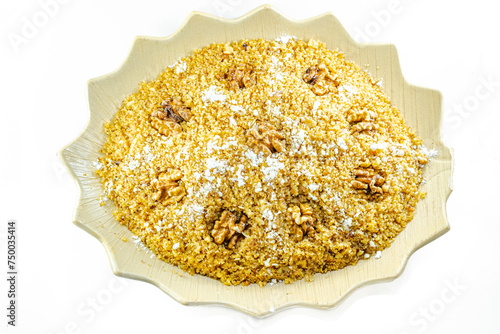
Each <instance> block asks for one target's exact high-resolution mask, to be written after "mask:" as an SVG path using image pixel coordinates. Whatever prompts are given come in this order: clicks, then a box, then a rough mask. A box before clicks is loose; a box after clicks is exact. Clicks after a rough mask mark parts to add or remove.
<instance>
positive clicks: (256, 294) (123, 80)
mask: <svg viewBox="0 0 500 334" xmlns="http://www.w3.org/2000/svg"><path fill="white" fill-rule="evenodd" d="M283 34H286V35H293V36H297V37H298V38H300V39H304V40H308V39H309V38H316V39H319V40H321V41H323V42H325V43H326V44H327V46H328V48H330V49H339V50H340V51H343V52H344V53H345V54H346V57H347V59H350V60H353V61H355V62H356V63H357V64H358V65H360V66H361V67H363V66H364V65H365V64H368V65H369V66H367V67H366V69H367V70H368V71H369V72H370V73H371V74H372V75H373V77H374V78H375V79H378V78H382V79H383V86H384V90H385V91H386V93H387V94H389V95H390V97H391V98H392V102H393V104H394V105H396V106H397V107H398V108H399V109H400V110H401V111H402V112H403V114H404V118H405V120H406V122H407V124H408V125H410V126H411V127H412V128H413V129H415V130H416V131H417V133H418V135H419V136H420V137H421V138H423V140H424V141H425V145H426V146H427V147H429V148H435V149H437V150H438V151H439V155H438V157H437V158H436V159H435V160H433V161H432V163H430V164H429V165H428V166H427V167H426V170H425V173H426V178H427V183H426V184H425V185H424V186H423V190H424V191H427V192H428V195H427V197H426V198H425V199H424V200H423V201H422V202H420V203H419V205H418V209H417V210H418V211H417V214H416V216H415V219H414V220H413V221H412V222H411V223H410V224H409V225H408V226H407V227H406V229H405V230H404V231H403V232H402V233H401V234H400V235H399V236H398V237H397V238H396V240H395V241H394V243H393V244H392V247H390V248H389V249H386V250H385V251H383V252H382V254H383V256H382V258H380V259H378V260H377V259H375V258H374V257H372V258H370V259H369V260H365V261H360V263H359V264H358V265H357V266H351V267H347V268H345V269H343V270H340V271H336V272H330V273H328V274H319V275H316V276H315V280H314V282H309V283H308V282H305V281H299V282H295V283H293V284H288V285H287V284H283V283H279V284H274V285H267V286H266V287H264V288H260V287H259V286H257V285H255V284H252V285H250V286H247V287H242V286H224V285H223V284H221V283H220V282H219V281H216V280H213V279H210V278H206V277H204V276H199V275H195V276H190V275H189V274H187V273H184V272H183V271H182V270H180V269H178V268H177V267H174V266H172V265H170V264H167V263H165V262H163V261H161V260H158V259H157V258H156V257H154V256H153V257H152V256H151V252H149V253H148V252H147V251H146V250H144V249H142V248H140V247H138V246H137V245H136V244H135V243H134V242H133V241H132V236H133V235H132V233H131V232H130V231H129V230H128V229H127V228H126V227H124V226H121V225H120V224H119V223H118V222H116V221H115V219H114V218H113V215H112V211H113V205H112V204H110V203H109V202H108V204H106V205H105V206H103V207H101V206H100V201H99V200H98V198H99V197H100V196H101V195H102V193H103V190H102V187H101V184H100V182H99V178H98V176H96V174H95V173H94V168H93V166H92V163H91V162H92V161H96V160H97V158H98V157H99V156H100V154H99V149H100V148H101V146H102V144H103V142H104V140H105V136H104V133H103V131H102V130H103V124H104V123H105V122H107V121H109V120H110V119H111V118H112V116H113V114H114V113H115V112H116V111H117V109H118V107H119V106H120V105H121V103H122V101H123V99H124V98H125V97H126V96H127V95H129V94H130V93H132V92H134V91H136V90H137V88H138V84H139V83H140V82H141V81H143V80H151V79H154V78H155V77H156V76H157V75H158V74H159V73H160V72H161V71H163V70H164V69H165V68H166V67H167V66H168V65H171V64H173V63H175V62H176V61H177V60H178V59H179V58H180V57H183V56H186V55H188V54H189V52H190V51H191V50H193V49H195V48H201V47H203V46H205V45H208V44H210V43H224V42H228V41H234V40H239V39H243V38H248V39H251V38H265V39H275V38H277V37H279V36H280V35H283ZM88 93H89V104H90V111H91V112H90V122H89V124H88V126H87V128H86V129H85V131H84V132H83V133H82V134H81V135H80V136H79V137H78V138H77V139H76V140H75V141H74V142H73V143H71V144H70V145H68V146H67V147H66V148H64V149H63V151H62V157H63V160H64V162H65V163H66V166H67V167H68V169H69V171H70V172H71V174H72V175H73V177H74V178H75V180H76V181H77V183H78V185H79V187H80V190H81V193H80V198H79V202H78V207H77V209H76V212H75V217H74V222H75V224H76V225H78V226H79V227H81V228H83V229H84V230H86V231H87V232H89V233H90V234H92V235H93V236H95V237H96V238H98V239H99V240H100V241H101V242H102V244H103V245H104V247H105V248H106V251H107V252H108V256H109V260H110V262H111V266H112V268H113V272H114V273H115V274H116V275H119V276H123V277H129V278H134V279H138V280H143V281H146V282H150V283H152V284H154V285H156V286H158V287H159V288H160V289H162V290H163V291H165V292H166V293H168V294H169V295H170V296H172V297H173V298H175V299H176V300H178V301H179V302H181V303H183V304H196V305H198V304H214V303H215V304H222V305H226V306H231V307H234V308H236V309H238V310H241V311H244V312H246V313H249V314H251V315H254V316H267V315H270V314H272V313H273V312H275V311H277V310H281V309H284V308H286V307H289V306H293V305H301V306H310V307H316V308H328V307H332V306H334V305H335V304H337V303H339V302H340V301H341V300H342V299H343V298H344V297H346V296H347V295H348V294H349V293H350V292H352V291H353V290H354V289H356V288H359V287H360V286H362V285H364V284H367V283H373V282H375V281H381V280H391V279H394V278H396V277H397V276H398V275H399V274H400V273H401V271H402V270H403V268H404V266H405V264H406V261H407V260H408V258H409V257H410V255H411V254H412V253H413V252H414V251H415V250H416V249H418V248H419V247H422V246H423V245H425V244H426V243H428V242H430V241H431V240H433V239H435V238H437V237H439V236H440V235H442V234H443V233H445V232H446V231H448V230H449V226H448V223H447V221H446V213H445V203H446V199H447V198H448V196H449V194H450V192H451V189H450V187H449V182H451V174H452V158H451V153H450V150H449V149H448V148H447V147H445V146H444V145H443V144H442V143H441V141H440V128H441V116H442V111H441V94H440V93H439V92H438V91H435V90H431V89H426V88H421V87H416V86H413V85H410V84H409V83H407V82H406V81H405V79H404V78H403V74H402V73H401V69H400V65H399V60H398V56H397V53H396V48H395V47H394V46H393V45H366V44H359V43H356V42H355V41H354V40H352V39H351V37H350V36H349V35H348V34H347V33H346V31H345V30H344V28H343V27H342V25H341V24H340V23H339V21H338V20H337V19H336V18H335V17H334V16H333V15H331V14H323V15H321V16H318V17H314V18H311V19H308V20H304V21H294V20H290V19H288V18H287V17H284V16H283V15H281V14H280V13H279V12H277V11H276V10H275V9H273V8H271V7H269V6H262V7H259V8H258V9H256V10H254V11H252V12H251V13H249V14H247V15H245V16H243V17H241V18H239V19H235V20H227V19H221V18H218V17H213V16H210V15H206V14H203V13H192V14H191V15H190V16H189V17H188V19H187V20H186V22H185V23H184V24H183V25H182V27H180V28H179V30H178V31H177V32H175V33H174V34H173V35H172V36H169V37H165V38H155V37H137V38H136V39H135V41H134V44H133V46H132V49H131V51H130V54H129V56H128V57H127V59H126V60H125V62H124V63H123V64H122V66H121V67H120V68H119V69H118V70H116V71H114V72H112V73H110V74H108V75H105V76H102V77H99V78H96V79H92V80H90V81H89V84H88ZM122 237H125V238H127V239H128V241H127V242H124V241H122Z"/></svg>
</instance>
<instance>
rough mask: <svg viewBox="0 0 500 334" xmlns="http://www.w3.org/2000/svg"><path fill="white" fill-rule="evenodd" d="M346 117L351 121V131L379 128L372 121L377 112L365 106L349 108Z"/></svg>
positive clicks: (375, 117)
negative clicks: (357, 108) (358, 108)
mask: <svg viewBox="0 0 500 334" xmlns="http://www.w3.org/2000/svg"><path fill="white" fill-rule="evenodd" d="M346 118H347V121H348V122H349V123H351V131H353V132H363V131H371V130H378V128H379V127H378V124H376V123H374V122H375V120H376V119H377V114H376V113H375V112H374V111H371V110H369V109H366V108H363V109H361V110H356V109H349V110H348V111H347V116H346Z"/></svg>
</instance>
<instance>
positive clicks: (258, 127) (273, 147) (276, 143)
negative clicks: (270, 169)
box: [247, 122, 285, 156]
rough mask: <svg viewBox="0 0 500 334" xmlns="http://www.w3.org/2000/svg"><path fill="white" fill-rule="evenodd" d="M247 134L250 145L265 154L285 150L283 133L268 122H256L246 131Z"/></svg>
mask: <svg viewBox="0 0 500 334" xmlns="http://www.w3.org/2000/svg"><path fill="white" fill-rule="evenodd" d="M247 134H248V135H249V141H250V146H252V147H254V148H255V149H256V150H258V151H261V152H263V153H264V155H265V156H268V155H270V154H272V153H274V152H283V151H284V150H285V143H284V141H283V139H284V137H283V135H282V134H281V133H279V132H278V131H277V130H276V128H275V127H274V126H272V125H271V124H269V123H266V122H260V123H256V124H255V126H253V127H252V128H251V129H250V130H248V131H247Z"/></svg>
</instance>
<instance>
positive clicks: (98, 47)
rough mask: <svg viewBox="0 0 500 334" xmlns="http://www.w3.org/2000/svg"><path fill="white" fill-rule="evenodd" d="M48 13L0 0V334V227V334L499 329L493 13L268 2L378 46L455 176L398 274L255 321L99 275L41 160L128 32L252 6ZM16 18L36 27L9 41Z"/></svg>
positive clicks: (100, 263)
mask: <svg viewBox="0 0 500 334" xmlns="http://www.w3.org/2000/svg"><path fill="white" fill-rule="evenodd" d="M48 1H49V0H42V1H35V0H25V1H7V0H1V1H0V29H1V32H0V50H1V52H0V57H1V58H0V70H1V72H0V78H1V80H0V85H1V87H0V94H1V95H0V97H1V98H0V167H1V171H0V225H1V227H0V229H1V230H0V240H1V243H2V244H1V246H0V247H1V251H0V255H1V258H0V268H1V269H0V273H2V274H1V277H2V278H1V280H0V281H1V284H0V289H1V290H0V305H2V306H1V309H2V310H3V311H0V323H1V326H0V332H4V331H5V319H6V318H5V316H4V314H5V313H6V311H5V308H4V305H6V304H5V303H6V284H5V279H4V278H3V277H4V273H5V267H6V265H5V260H4V259H5V249H6V246H5V240H6V239H5V237H6V235H5V231H6V223H7V220H8V219H16V220H17V222H18V226H19V227H18V238H19V272H20V278H19V285H18V289H19V299H18V304H19V309H18V327H17V328H15V329H14V330H10V329H9V332H12V333H42V334H55V333H143V332H144V333H195V332H203V333H280V332H284V331H287V332H292V333H293V332H297V333H299V332H304V333H314V332H321V333H323V332H326V333H333V332H339V333H345V332H349V333H395V334H403V333H500V323H499V321H498V314H499V313H500V303H499V300H500V265H499V257H498V255H499V250H498V244H499V243H498V240H499V236H500V218H499V216H498V214H497V211H498V207H499V206H500V196H499V188H500V178H499V176H498V173H499V172H500V170H499V167H500V149H499V144H500V131H499V129H498V127H499V125H500V113H499V111H498V103H499V100H500V65H499V61H500V47H499V42H498V32H499V31H500V20H499V19H498V12H497V10H496V9H495V8H494V1H490V0H475V1H440V2H438V1H431V0H413V1H409V0H400V1H397V0H396V1H395V2H394V1H393V2H391V1H389V0H376V1H373V0H371V1H368V0H366V1H331V0H329V1H319V0H307V1H285V0H280V1H269V2H270V3H271V4H273V5H275V6H276V7H277V8H278V9H280V10H281V11H282V12H283V13H285V14H287V15H288V16H290V17H292V18H295V19H302V18H308V17H311V16H315V15H318V14H321V13H324V12H326V11H331V12H333V13H334V15H336V16H337V18H338V19H339V20H340V21H341V22H342V23H343V25H344V27H345V28H346V29H347V30H348V31H349V32H350V33H351V35H353V36H354V37H355V38H356V39H357V40H359V41H363V42H384V43H394V44H395V45H396V47H397V49H398V51H399V55H400V60H401V65H402V68H403V72H404V74H405V77H406V78H407V80H408V81H409V82H411V83H413V84H418V85H421V86H426V87H431V88H435V89H438V90H440V91H441V92H442V93H443V96H444V109H445V113H446V119H445V121H444V122H443V127H444V135H445V142H446V143H447V144H448V145H449V146H451V147H453V148H454V156H455V174H454V192H453V193H452V195H451V197H450V199H449V201H448V206H447V208H448V217H449V222H450V225H451V231H450V232H448V233H447V234H446V235H444V236H443V237H441V238H439V239H437V240H436V241H434V242H432V243H431V244H429V245H427V246H425V247H424V248H422V249H421V250H419V251H417V252H416V253H415V254H414V255H413V256H412V257H411V259H410V261H409V262H408V265H407V267H406V270H405V271H404V273H403V274H402V275H401V277H399V278H398V279H396V280H395V281H393V282H390V283H382V284H375V285H371V286H368V287H364V288H362V289H360V290H358V291H356V292H355V293H353V294H352V295H351V296H349V297H348V298H347V299H346V300H345V301H344V302H343V303H342V304H340V305H339V306H338V307H336V308H335V309H330V310H326V311H325V310H323V311H320V310H312V309H306V308H293V309H289V310H286V311H283V312H280V313H278V314H276V315H274V316H272V317H270V318H267V319H263V320H254V319H253V318H251V317H248V316H246V315H244V314H242V313H239V312H237V311H234V310H231V309H226V308H223V307H215V306H214V307H207V306H199V307H187V306H183V305H181V304H179V303H178V302H176V301H174V300H173V299H172V298H170V297H169V296H167V295H166V294H165V293H163V292H162V291H160V290H159V289H157V288H156V287H154V286H152V285H149V284H146V283H142V282H138V281H132V280H125V279H117V278H115V276H114V275H113V274H112V272H111V269H110V266H109V263H108V259H107V256H106V253H105V251H104V248H103V247H102V246H101V244H100V243H99V242H98V241H97V240H96V239H94V238H93V237H91V236H90V235H89V234H87V233H86V232H84V231H83V230H80V229H79V228H77V227H76V226H74V225H73V224H72V223H71V220H72V214H73V209H74V206H75V203H76V199H77V188H76V185H75V184H74V182H73V181H72V180H71V179H70V178H69V176H68V175H67V174H66V172H65V171H64V169H63V168H62V165H61V163H60V162H59V160H58V157H57V152H58V151H59V150H60V149H61V148H62V147H63V146H64V145H66V144H67V143H69V142H70V141H71V140H73V139H74V138H75V137H76V136H77V135H78V134H79V133H80V131H81V130H83V129H84V127H85V125H86V122H87V120H88V118H89V110H88V106H87V96H86V82H87V80H89V79H90V78H93V77H96V76H100V75H102V74H106V73H108V72H111V71H113V70H114V69H116V68H117V67H118V66H119V65H120V64H121V62H122V61H123V60H124V58H125V57H126V55H127V52H128V51H129V48H130V46H131V43H132V41H133V38H134V37H135V36H137V35H150V36H166V35H169V34H171V33H173V32H174V31H175V30H176V29H177V28H178V27H179V26H180V25H181V24H182V22H183V20H184V19H185V18H186V16H187V15H188V14H189V13H190V12H191V11H194V10H200V11H204V12H208V13H212V14H217V15H222V16H224V17H227V18H235V17H239V16H241V15H243V14H245V13H246V12H248V11H249V10H251V9H253V8H255V7H256V6H257V5H260V4H263V3H264V2H262V1H248V0H203V1H202V0H198V1H194V0H182V1H175V2H174V1H171V2H167V1H159V0H145V1H140V2H139V1H125V0H123V1H102V0H86V1H83V0H65V3H62V2H63V1H62V0H60V2H59V4H58V5H57V8H55V7H51V8H52V13H51V14H52V16H51V17H49V18H48V20H47V21H46V22H44V21H43V18H44V14H41V13H43V10H44V9H43V7H44V6H43V5H42V3H45V2H48ZM26 22H28V23H26ZM29 22H31V23H33V22H35V23H37V24H38V25H39V27H38V28H37V30H36V31H33V30H32V31H31V33H30V31H27V30H26V28H24V31H23V27H24V26H26V25H28V24H29ZM23 33H24V35H23ZM14 36H15V37H14ZM13 38H17V42H18V43H20V44H17V43H15V42H13ZM20 38H23V39H24V40H20ZM20 41H21V42H20ZM488 82H489V83H488ZM450 286H453V288H452V289H450Z"/></svg>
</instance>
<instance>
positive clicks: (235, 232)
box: [211, 210, 248, 249]
mask: <svg viewBox="0 0 500 334" xmlns="http://www.w3.org/2000/svg"><path fill="white" fill-rule="evenodd" d="M247 224H248V218H247V216H245V215H241V217H239V218H238V216H236V215H235V214H234V213H232V212H230V211H228V210H224V211H223V212H222V214H221V216H220V218H219V220H217V221H216V222H215V224H214V227H213V229H212V232H211V234H212V237H213V238H214V241H215V243H216V244H218V245H221V244H223V243H224V242H225V241H228V244H227V248H228V249H233V248H234V246H235V245H236V242H237V241H238V240H239V239H240V238H241V237H243V231H244V230H245V228H246V227H247Z"/></svg>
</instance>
